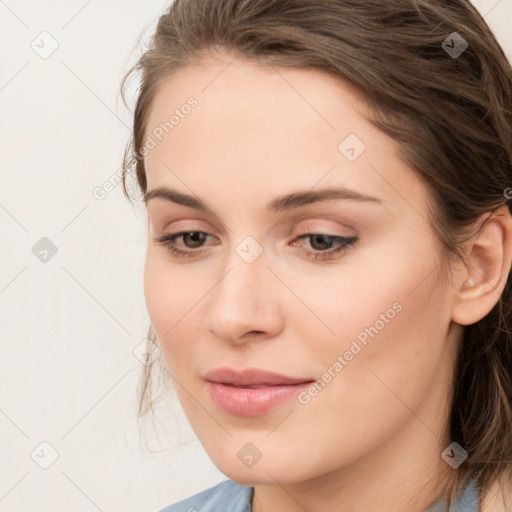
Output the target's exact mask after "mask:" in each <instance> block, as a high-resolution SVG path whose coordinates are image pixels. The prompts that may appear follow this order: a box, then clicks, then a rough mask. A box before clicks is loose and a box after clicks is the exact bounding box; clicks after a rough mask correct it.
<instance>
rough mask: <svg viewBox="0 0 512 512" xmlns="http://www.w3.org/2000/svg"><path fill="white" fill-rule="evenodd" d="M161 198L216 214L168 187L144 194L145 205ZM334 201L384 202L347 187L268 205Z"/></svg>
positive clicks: (281, 207)
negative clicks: (151, 200)
mask: <svg viewBox="0 0 512 512" xmlns="http://www.w3.org/2000/svg"><path fill="white" fill-rule="evenodd" d="M155 197H160V198H162V199H165V200H167V201H171V202H173V203H176V204H180V205H182V206H187V207H188V208H194V209H195V210H199V211H201V212H205V213H210V214H213V213H214V212H213V211H212V210H211V209H210V208H209V207H208V206H206V204H205V203H204V202H203V201H201V200H200V199H198V198H196V197H193V196H190V195H187V194H182V193H181V192H178V191H176V190H172V189H170V188H167V187H157V188H155V189H153V190H150V191H149V192H147V193H145V194H144V203H146V204H147V203H148V201H149V200H150V199H153V198H155ZM333 199H347V200H352V201H365V202H374V203H381V204H382V200H381V199H379V198H377V197H372V196H369V195H366V194H363V193H361V192H357V191H356V190H352V189H349V188H345V187H337V188H324V189H319V190H307V191H297V192H292V193H290V194H286V195H283V196H279V197H277V198H275V199H273V200H272V201H271V202H270V203H269V204H268V205H267V210H268V211H269V212H276V213H278V212H286V211H289V210H293V209H296V208H300V207H303V206H307V205H310V204H313V203H317V202H320V201H329V200H333Z"/></svg>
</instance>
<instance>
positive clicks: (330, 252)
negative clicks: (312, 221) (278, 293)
mask: <svg viewBox="0 0 512 512" xmlns="http://www.w3.org/2000/svg"><path fill="white" fill-rule="evenodd" d="M208 237H210V235H209V234H208V233H205V232H204V231H181V232H179V233H174V234H166V235H161V236H157V237H155V238H154V241H155V242H156V243H159V244H162V245H164V246H165V247H167V248H168V249H169V251H170V252H171V253H172V254H174V255H175V256H177V257H180V258H189V257H192V256H195V255H197V254H200V251H197V250H194V249H198V248H199V247H201V245H202V244H203V243H204V241H205V240H206V239H207V238H208ZM305 238H309V239H310V245H311V247H313V250H311V249H304V248H300V249H299V252H301V253H303V254H306V255H307V256H308V257H312V258H313V259H317V260H319V259H328V258H331V257H333V256H334V255H337V254H341V253H343V252H345V251H347V250H349V249H350V248H352V247H353V245H354V244H355V242H356V241H357V237H355V236H353V237H344V236H337V235H325V234H321V233H304V234H302V235H300V236H299V237H297V240H303V239H305ZM178 239H181V240H182V242H183V243H184V245H185V247H186V248H187V247H188V248H189V250H186V249H180V248H178V247H176V240H178ZM292 245H293V246H296V245H297V242H293V243H292ZM201 252H202V251H201Z"/></svg>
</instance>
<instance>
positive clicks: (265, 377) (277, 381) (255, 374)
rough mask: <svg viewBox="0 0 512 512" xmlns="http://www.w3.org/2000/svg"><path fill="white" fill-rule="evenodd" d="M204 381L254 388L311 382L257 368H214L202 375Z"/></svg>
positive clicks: (308, 379)
mask: <svg viewBox="0 0 512 512" xmlns="http://www.w3.org/2000/svg"><path fill="white" fill-rule="evenodd" d="M204 379H205V380H207V381H210V382H218V383H221V384H230V385H232V386H255V385H265V384H266V385H269V386H277V385H291V384H299V383H303V382H311V381H312V380H313V379H311V378H301V377H298V378H297V377H290V376H288V375H282V374H280V373H275V372H269V371H266V370H260V369H258V368H246V369H244V370H233V369H231V368H215V369H213V370H210V371H208V372H206V373H205V374H204Z"/></svg>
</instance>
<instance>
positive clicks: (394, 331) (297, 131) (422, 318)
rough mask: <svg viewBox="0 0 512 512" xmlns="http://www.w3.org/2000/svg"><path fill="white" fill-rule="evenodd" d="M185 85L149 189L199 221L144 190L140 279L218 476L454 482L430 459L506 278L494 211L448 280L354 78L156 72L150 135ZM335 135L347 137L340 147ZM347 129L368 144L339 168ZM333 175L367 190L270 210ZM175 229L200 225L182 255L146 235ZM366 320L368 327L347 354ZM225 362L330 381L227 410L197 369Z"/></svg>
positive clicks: (510, 240) (504, 238)
mask: <svg viewBox="0 0 512 512" xmlns="http://www.w3.org/2000/svg"><path fill="white" fill-rule="evenodd" d="M228 63H230V64H229V66H228V67H226V65H227V64H228ZM190 96H194V97H195V98H196V99H197V101H198V104H197V106H196V107H195V108H194V109H193V110H192V111H191V112H190V113H189V114H188V115H186V116H184V117H183V118H182V119H180V121H179V124H177V125H176V126H175V127H174V128H173V129H172V131H170V132H169V133H168V134H166V135H165V136H164V137H163V138H162V140H161V141H160V142H159V143H158V144H157V145H156V147H154V148H153V149H151V151H149V153H148V155H147V156H146V158H145V164H146V170H147V181H148V191H152V190H155V189H156V188H157V187H168V188H170V189H173V190H176V191H178V192H180V193H182V194H188V195H191V196H193V197H194V198H196V199H197V198H199V199H201V200H202V201H203V202H204V203H205V204H206V205H207V206H208V207H209V209H210V210H211V213H207V212H203V211H200V210H197V209H194V208H191V207H188V206H184V205H179V204H175V203H173V202H171V201H168V200H166V199H164V198H161V197H154V198H152V199H149V200H148V202H147V210H148V222H149V229H150V233H149V235H150V236H149V239H148V247H147V253H146V265H145V275H144V277H145V281H144V287H145V297H146V304H147V307H148V312H149V315H150V318H151V322H152V325H153V327H154V329H155V332H156V334H157V337H158V340H159V342H160V346H161V349H162V353H163V356H164V358H165V362H166V365H167V368H168V370H169V372H170V374H171V375H172V377H173V378H174V379H175V380H174V384H175V388H176V392H177V394H178V396H179V399H180V401H181V404H182V406H183V409H184V411H185V413H186V415H187V418H188V420H189V421H190V423H191V425H192V428H193V429H194V431H195V433H196V435H197V437H198V438H199V440H200V441H201V443H202V444H203V446H204V448H205V450H206V451H207V453H208V454H209V456H210V457H211V459H212V460H213V462H214V463H215V464H216V466H217V467H218V468H219V469H220V470H221V471H222V472H223V473H224V474H226V475H227V476H229V478H231V479H232V480H235V481H236V482H238V483H240V484H242V485H250V486H253V487H254V488H255V493H254V500H253V505H252V510H253V512H263V511H271V510H279V511H280V512H295V511H303V510H304V509H305V510H308V511H309V512H317V511H318V512H319V511H322V512H331V511H332V512H334V511H345V510H346V511H350V512H363V511H365V512H366V511H368V510H378V511H379V512H396V511H397V510H400V511H401V512H418V511H422V510H425V509H426V508H428V506H430V505H431V504H432V503H433V502H434V501H435V500H436V499H437V498H438V496H439V494H440V489H441V488H442V485H443V483H445V482H446V481H447V479H448V478H449V477H451V476H453V475H454V473H453V472H454V471H455V470H454V469H452V468H451V467H449V466H448V464H447V463H446V462H445V461H444V460H443V459H442V458H441V453H442V452H443V450H444V449H445V448H446V447H447V446H448V445H449V444H450V443H451V440H450V439H449V438H448V436H447V433H446V431H447V428H446V425H447V421H448V414H449V407H450V396H449V386H450V382H451V378H452V375H453V366H454V364H455V361H456V357H457V351H458V348H459V344H460V340H461V336H462V333H463V326H464V325H469V324H471V323H474V322H476V321H478V320H479V319H481V318H483V317H484V316H485V315H486V314H487V313H488V312H489V311H490V310H491V309H492V307H493V306H494V305H495V304H496V302H497V301H498V299H499V294H500V293H501V291H502V290H503V287H504V285H505V282H506V278H507V274H508V272H509V270H510V264H511V261H512V218H511V217H510V214H509V212H508V210H506V208H502V209H500V210H498V211H497V212H496V214H495V215H494V216H493V218H492V219H490V220H489V221H487V223H486V224H485V225H484V228H482V230H481V231H480V234H479V236H478V237H476V238H472V239H471V240H470V241H469V242H468V245H467V257H468V259H467V261H466V262H465V263H464V264H462V263H460V264H454V265H453V269H452V272H453V274H452V279H451V281H450V282H447V281H446V280H445V279H444V278H443V274H442V272H441V268H442V264H443V263H442V260H441V256H440V250H439V246H438V244H437V241H436V234H435V232H434V231H433V230H432V228H431V227H430V225H429V223H428V222H427V205H428V202H429V200H430V199H429V196H428V191H427V189H426V188H425V186H424V184H423V183H422V182H421V181H420V180H419V178H418V177H417V175H416V174H415V172H414V171H413V170H412V169H411V168H410V167H408V166H407V165H406V164H405V163H404V162H402V161H401V160H400V159H399V158H398V156H397V153H396V144H395V143H394V142H393V141H392V140H391V139H390V138H389V137H387V136H386V135H384V134H383V133H381V132H379V131H378V130H377V129H376V128H373V127H372V125H371V124H370V123H369V122H368V121H367V120H365V118H364V117H363V113H364V112H365V103H364V100H363V98H362V96H361V95H360V94H359V93H358V92H357V91H355V90H354V89H353V88H352V87H351V86H349V85H347V84H345V83H343V82H341V81H338V80H335V79H334V78H332V77H330V76H328V75H326V74H324V73H322V72H319V71H313V70H297V69H282V68H275V69H274V68H271V67H265V66H257V65H255V64H254V63H249V62H247V61H243V60H239V59H236V58H233V57H232V56H228V55H219V56H217V57H216V58H215V59H211V58H208V59H205V60H204V61H203V62H202V65H201V66H190V67H186V68H183V69H181V70H180V71H178V72H177V74H176V75H174V76H172V77H170V78H168V79H166V80H165V81H164V82H163V83H162V85H161V86H160V88H159V90H158V93H157V95H156V99H155V103H154V105H153V109H152V110H151V113H150V116H149V120H148V124H147V133H150V132H151V130H152V129H153V128H154V127H156V126H158V125H159V124H160V123H161V122H163V121H164V120H166V119H168V117H169V113H170V112H172V111H173V110H174V109H176V108H178V107H179V106H180V105H183V104H184V103H186V102H187V99H188V98H189V97H190ZM349 134H355V136H356V137H357V139H354V138H352V139H349V142H350V144H349V148H348V152H347V148H345V146H342V149H341V150H340V149H339V145H340V143H342V141H343V140H345V139H346V137H347V136H348V135H349ZM357 140H359V141H361V142H362V143H363V144H364V145H365V150H364V151H363V152H362V153H361V154H360V155H359V156H358V157H357V158H356V159H353V161H351V160H350V158H353V156H354V154H357V152H358V148H359V151H360V148H361V147H360V146H357V144H359V142H357ZM351 147H352V148H355V151H351V150H350V148H351ZM344 148H345V149H344ZM347 155H348V156H349V157H350V158H347ZM328 187H345V188H349V189H351V190H355V191H357V192H359V193H361V194H366V195H368V196H372V197H373V198H375V199H376V200H374V201H362V200H354V199H333V200H329V201H321V202H316V203H312V204H309V205H305V206H301V207H299V208H296V209H293V210H289V211H287V212H271V211H269V210H268V209H267V208H266V205H267V204H268V203H270V202H271V201H272V200H274V199H275V198H277V197H279V196H283V195H285V194H289V193H292V192H298V191H317V190H320V189H324V188H328ZM181 231H187V232H202V233H206V234H208V236H207V237H206V238H205V240H204V242H202V244H199V243H197V242H196V243H195V245H193V242H194V239H192V240H191V239H187V238H186V237H183V236H182V237H181V238H178V239H177V240H175V246H176V247H177V248H179V249H181V250H183V251H189V253H191V257H183V256H177V255H174V254H173V253H171V251H170V249H169V248H168V247H167V246H165V245H164V244H162V243H158V242H156V241H155V240H154V238H155V237H157V236H161V235H166V234H175V233H178V232H181ZM304 233H310V234H311V233H313V234H317V235H327V236H330V237H345V238H350V237H352V238H355V239H356V241H355V242H354V243H353V245H352V246H349V247H347V248H346V250H344V251H341V252H339V253H338V254H334V255H331V256H329V257H327V258H324V259H315V257H314V256H313V254H319V253H321V252H322V249H321V247H320V248H319V243H318V239H316V243H315V240H314V237H310V238H302V239H299V238H298V237H299V236H300V235H302V234H304ZM249 236H250V237H253V239H254V240H255V241H256V243H257V244H254V245H250V246H247V245H242V247H244V248H246V249H247V248H248V250H249V251H256V250H257V247H258V246H259V248H260V249H261V251H262V252H261V254H259V256H258V257H257V258H256V259H255V260H254V261H252V262H251V263H248V262H247V261H246V260H244V259H243V258H242V257H241V256H240V254H242V253H240V252H237V247H239V244H241V242H243V241H244V240H245V239H246V237H249ZM327 241H329V239H328V240H327ZM246 242H247V241H246ZM320 242H322V240H320ZM324 242H325V239H324ZM251 243H253V242H251ZM186 244H188V245H186ZM333 246H336V243H334V244H333ZM253 254H255V253H254V252H253ZM320 256H321V254H320ZM469 279H471V281H468V280H469ZM393 305H395V308H393ZM398 309H399V311H398ZM382 315H384V317H383V316H382ZM391 316H392V318H391ZM379 320H380V323H377V321H379ZM381 325H383V327H381ZM370 326H374V327H375V326H376V329H377V331H378V333H377V334H376V335H375V336H373V337H370V336H368V338H367V340H366V344H365V345H363V344H362V343H359V345H360V348H361V350H360V351H358V352H357V353H355V354H354V353H353V352H352V353H353V356H352V357H351V356H350V355H349V354H347V351H350V348H351V347H354V345H351V344H352V342H353V341H354V340H357V339H358V338H357V336H358V335H360V337H361V333H362V332H364V331H365V328H368V327H370ZM362 337H364V335H363V336H362ZM340 355H341V356H342V357H343V358H344V359H343V360H344V362H345V364H343V369H342V370H340V371H337V372H336V370H334V369H333V365H334V363H335V362H336V361H337V360H338V359H337V358H338V356H340ZM221 366H222V367H226V366H227V367H231V368H236V369H244V368H259V369H264V370H268V371H274V372H278V373H281V374H285V375H288V376H293V377H300V378H310V379H312V380H315V381H317V380H319V379H320V380H323V382H324V383H325V381H326V380H328V377H325V374H326V372H327V373H329V371H328V370H329V369H331V370H330V375H331V379H329V380H328V382H327V383H326V385H325V386H324V387H323V388H322V389H321V390H320V391H317V393H316V394H315V393H314V391H312V392H311V394H306V395H302V398H303V400H302V402H301V401H300V400H299V399H298V398H293V399H290V400H288V401H285V402H284V403H281V404H280V405H278V406H277V407H275V408H274V409H272V410H270V411H268V412H266V413H265V414H261V415H259V416H256V417H241V416H237V415H233V414H229V413H226V412H225V411H223V410H221V409H219V407H218V406H217V405H216V404H215V403H214V402H213V401H212V399H211V397H210V395H209V393H208V389H207V383H206V382H205V380H204V379H203V376H204V374H205V372H207V371H208V370H211V369H213V368H217V367H221ZM338 368H339V366H338ZM308 397H309V401H308ZM306 402H307V403H306ZM247 443H252V445H254V446H255V447H256V448H257V450H258V451H259V452H260V454H261V458H260V460H259V461H258V462H257V463H256V464H254V465H253V466H252V467H248V466H247V465H246V464H244V463H243V462H242V461H241V459H240V458H239V457H238V456H237V454H238V453H239V451H240V450H241V449H243V447H244V446H246V445H247ZM245 449H247V448H245ZM488 510H489V512H491V510H494V509H491V508H489V509H488ZM496 510H497V509H496Z"/></svg>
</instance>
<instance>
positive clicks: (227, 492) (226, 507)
mask: <svg viewBox="0 0 512 512" xmlns="http://www.w3.org/2000/svg"><path fill="white" fill-rule="evenodd" d="M252 493H253V488H252V487H245V486H243V485H240V484H237V483H236V482H233V480H226V481H224V482H221V483H220V484H218V485H215V486H213V487H210V488H209V489H206V490H204V491H201V492H199V493H197V494H194V495H193V496H190V497H189V498H186V499H184V500H182V501H179V502H178V503H175V504H173V505H169V506H168V507H166V508H164V509H162V510H160V511H159V512H218V511H222V512H250V510H251V500H252Z"/></svg>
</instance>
